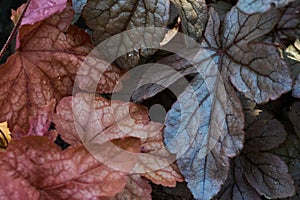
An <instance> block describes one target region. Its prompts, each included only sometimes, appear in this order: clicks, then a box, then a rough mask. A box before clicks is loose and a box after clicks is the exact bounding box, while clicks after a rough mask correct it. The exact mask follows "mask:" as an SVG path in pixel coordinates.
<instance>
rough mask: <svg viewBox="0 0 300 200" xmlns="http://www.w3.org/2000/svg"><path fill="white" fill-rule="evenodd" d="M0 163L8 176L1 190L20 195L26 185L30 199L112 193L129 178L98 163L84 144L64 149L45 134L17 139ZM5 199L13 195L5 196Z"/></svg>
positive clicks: (80, 197) (105, 195)
mask: <svg viewBox="0 0 300 200" xmlns="http://www.w3.org/2000/svg"><path fill="white" fill-rule="evenodd" d="M0 163H1V167H0V168H1V170H0V171H1V172H5V174H3V173H2V175H3V176H4V180H9V181H8V182H5V183H4V182H2V181H1V183H2V185H1V187H0V188H1V189H0V191H1V192H0V194H2V195H4V194H10V193H14V195H15V196H21V195H23V194H24V189H23V188H27V189H26V190H28V194H29V195H30V194H32V196H29V195H28V196H29V198H27V199H84V198H85V199H86V198H87V197H89V198H91V199H93V198H101V197H109V196H113V195H115V194H116V193H118V192H120V191H122V189H123V188H124V186H125V184H126V182H127V177H126V174H124V173H123V172H117V171H114V170H112V169H110V168H108V167H106V166H104V165H102V164H101V163H99V162H98V161H97V160H95V159H94V158H93V157H92V155H90V154H89V153H88V152H87V151H86V149H85V147H84V146H83V145H78V146H76V147H70V148H68V149H67V150H65V151H62V150H60V148H59V147H58V146H56V145H55V144H54V143H52V141H51V140H49V139H47V138H46V137H37V136H31V137H26V138H22V139H20V140H14V141H13V142H12V143H11V145H10V146H9V147H8V149H7V151H6V152H5V153H1V160H0ZM14 184H16V185H17V188H15V187H14ZM111 184H113V186H114V187H111ZM18 185H19V187H18ZM16 189H17V190H16ZM26 196H27V195H24V196H23V198H22V199H26ZM34 197H35V198H34ZM3 199H11V198H10V197H9V198H7V196H3Z"/></svg>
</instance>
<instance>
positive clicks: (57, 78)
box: [0, 1, 118, 134]
mask: <svg viewBox="0 0 300 200" xmlns="http://www.w3.org/2000/svg"><path fill="white" fill-rule="evenodd" d="M33 2H34V1H33ZM50 3H51V2H50ZM44 4H47V2H46V3H44ZM38 5H40V3H38ZM38 5H35V6H38ZM47 5H48V4H47ZM34 8H36V7H34ZM39 8H40V7H37V8H36V9H38V11H37V13H39V12H42V11H41V10H43V9H42V8H41V10H39ZM32 9H33V8H32ZM59 9H60V7H59ZM30 16H31V15H30ZM30 16H28V17H29V18H30ZM29 18H28V20H29ZM72 18H73V11H72V10H70V7H67V8H66V9H65V10H64V11H63V12H61V13H57V14H54V15H51V16H50V17H49V18H47V19H45V20H44V21H39V22H37V23H35V24H34V25H28V24H23V25H22V26H21V28H20V29H19V35H18V39H19V42H20V45H19V47H18V49H17V50H16V52H15V53H14V54H13V55H12V56H10V57H9V58H8V61H7V62H6V63H5V64H3V65H2V66H1V69H0V73H1V75H2V78H1V80H0V91H1V92H0V105H1V106H0V116H1V120H2V121H5V120H8V122H9V126H10V128H11V129H12V133H13V134H14V133H15V132H16V130H15V127H21V128H22V130H23V132H25V133H27V132H28V131H29V128H30V119H36V118H38V113H39V112H40V111H39V110H40V109H42V108H43V107H44V106H46V105H47V104H49V103H50V100H52V99H56V100H57V102H58V100H60V99H61V98H62V97H64V96H66V95H68V94H71V93H72V87H73V84H74V78H75V76H76V73H77V70H78V68H79V66H80V64H81V63H82V61H83V60H84V58H85V57H86V56H87V54H88V53H89V52H90V50H91V49H92V44H91V42H90V38H89V35H88V34H87V33H85V31H84V30H80V29H79V28H77V27H75V26H70V23H71V21H72ZM26 19H27V18H26ZM28 23H29V22H28ZM99 62H100V61H99ZM103 63H104V61H101V62H100V63H94V65H92V66H91V67H90V68H89V69H90V70H91V68H93V69H95V70H100V68H101V69H102V68H104V67H103V66H104V64H103ZM104 69H105V68H104ZM108 70H109V73H108V74H105V73H104V76H102V79H100V84H99V85H98V86H99V87H98V91H99V92H108V91H112V90H113V86H112V85H111V84H110V83H111V82H110V81H108V82H106V81H105V80H111V81H112V82H114V83H115V80H117V79H118V75H114V74H118V72H116V73H114V67H110V68H109V69H108ZM102 71H103V69H102ZM82 75H83V76H84V77H89V74H82ZM106 75H107V76H110V77H107V76H106ZM104 83H105V84H104ZM109 87H110V88H109Z"/></svg>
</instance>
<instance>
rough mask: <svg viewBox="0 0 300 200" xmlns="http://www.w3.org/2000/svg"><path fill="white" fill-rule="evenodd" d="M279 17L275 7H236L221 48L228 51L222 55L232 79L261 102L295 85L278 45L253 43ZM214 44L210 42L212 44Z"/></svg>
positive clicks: (269, 28)
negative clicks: (254, 10) (250, 11)
mask: <svg viewBox="0 0 300 200" xmlns="http://www.w3.org/2000/svg"><path fill="white" fill-rule="evenodd" d="M278 17H279V16H278V14H277V12H276V11H275V10H271V11H269V12H267V13H264V14H256V15H250V16H249V15H245V14H242V13H240V12H239V11H238V10H237V9H236V8H233V9H232V10H231V11H230V12H229V13H228V15H227V16H226V19H225V22H224V32H223V37H222V45H221V49H223V50H225V51H226V52H225V54H221V55H220V56H221V58H223V59H222V64H223V66H224V67H225V66H226V67H227V68H228V71H229V79H230V81H231V83H232V84H233V85H234V86H235V87H236V88H237V90H238V91H240V92H241V93H243V94H244V95H245V96H246V97H248V98H250V99H252V100H255V101H256V102H257V103H263V102H267V101H268V100H269V99H272V100H273V99H276V98H278V97H279V96H280V95H281V94H282V93H285V92H288V91H289V90H290V89H291V84H292V80H291V78H290V75H289V70H288V67H287V66H286V64H285V62H284V61H283V60H281V58H280V56H279V53H278V50H277V48H276V47H273V46H270V45H266V44H264V43H251V41H252V40H253V39H255V38H258V37H260V36H262V35H264V34H266V33H268V32H269V31H270V30H272V28H273V26H274V25H275V23H276V22H277V20H278ZM211 36H213V35H211ZM208 41H209V36H208ZM214 44H215V43H211V42H208V47H211V48H213V47H214Z"/></svg>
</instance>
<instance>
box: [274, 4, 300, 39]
mask: <svg viewBox="0 0 300 200" xmlns="http://www.w3.org/2000/svg"><path fill="white" fill-rule="evenodd" d="M275 31H276V32H277V33H278V36H279V38H281V39H285V40H289V41H295V40H296V39H297V38H300V1H294V2H293V3H291V4H289V5H288V6H287V8H285V9H284V11H283V13H282V15H281V18H280V20H279V22H278V24H277V25H276V27H275Z"/></svg>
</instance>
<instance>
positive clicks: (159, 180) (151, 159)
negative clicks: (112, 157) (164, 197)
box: [131, 132, 183, 187]
mask: <svg viewBox="0 0 300 200" xmlns="http://www.w3.org/2000/svg"><path fill="white" fill-rule="evenodd" d="M141 140H142V144H141V153H140V154H139V155H138V158H137V160H138V163H137V164H136V165H135V166H134V167H133V169H132V171H131V172H132V173H141V172H143V173H142V174H141V175H142V176H144V177H146V178H147V179H149V180H151V181H152V182H153V183H155V184H161V185H163V186H167V187H175V186H176V182H181V181H183V177H182V175H181V174H180V172H179V169H178V167H177V166H176V164H175V163H173V162H174V160H175V156H174V155H171V154H170V153H169V152H168V151H167V150H166V149H165V146H164V143H163V137H162V132H161V133H160V134H156V135H155V136H153V137H151V138H144V139H141Z"/></svg>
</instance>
